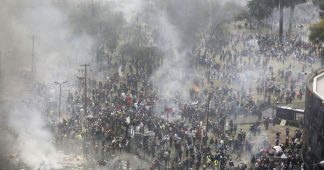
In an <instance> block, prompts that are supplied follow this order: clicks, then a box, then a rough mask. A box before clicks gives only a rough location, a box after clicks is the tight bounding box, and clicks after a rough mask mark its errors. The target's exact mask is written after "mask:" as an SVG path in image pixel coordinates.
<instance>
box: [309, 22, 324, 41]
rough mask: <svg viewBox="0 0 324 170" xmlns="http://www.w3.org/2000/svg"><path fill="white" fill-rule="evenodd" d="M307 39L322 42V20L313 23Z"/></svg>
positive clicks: (323, 32)
mask: <svg viewBox="0 0 324 170" xmlns="http://www.w3.org/2000/svg"><path fill="white" fill-rule="evenodd" d="M310 31H311V33H310V35H309V40H310V41H311V42H313V43H316V44H319V43H323V42H324V20H321V21H320V22H319V23H317V24H314V25H312V26H311V27H310Z"/></svg>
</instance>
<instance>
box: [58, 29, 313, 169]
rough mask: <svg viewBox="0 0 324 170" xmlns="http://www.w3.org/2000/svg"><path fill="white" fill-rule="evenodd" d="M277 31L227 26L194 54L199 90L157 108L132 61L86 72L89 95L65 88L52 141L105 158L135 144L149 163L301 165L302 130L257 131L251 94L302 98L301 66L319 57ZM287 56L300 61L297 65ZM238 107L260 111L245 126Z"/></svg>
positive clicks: (274, 99) (248, 112)
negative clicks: (213, 46) (226, 32)
mask: <svg viewBox="0 0 324 170" xmlns="http://www.w3.org/2000/svg"><path fill="white" fill-rule="evenodd" d="M277 39H278V36H276V35H272V34H249V35H241V34H233V35H231V36H229V38H228V40H227V41H228V42H227V44H228V45H227V46H222V47H221V48H220V49H217V50H216V51H217V54H216V52H215V54H212V52H210V51H209V52H207V53H206V54H204V55H201V54H197V55H198V58H199V66H198V67H201V68H203V69H205V70H206V74H205V77H202V78H201V79H199V80H197V81H196V84H195V87H196V88H199V90H197V89H192V92H191V93H190V94H191V102H188V101H182V100H181V98H178V96H177V95H175V96H174V98H172V99H169V100H172V101H173V103H174V104H173V105H172V106H169V105H167V104H166V105H165V106H162V107H164V109H162V110H161V109H156V103H157V101H158V100H159V96H158V95H157V94H158V93H159V92H157V91H156V89H154V88H153V83H152V82H151V80H150V75H146V74H147V73H145V71H137V72H135V71H134V69H133V67H134V66H133V63H132V62H131V61H130V62H127V61H125V60H122V61H119V64H118V62H117V63H116V65H115V67H114V68H113V71H112V73H113V74H110V75H111V76H109V78H106V79H105V80H101V81H99V80H96V79H91V78H89V79H88V82H89V83H88V86H87V95H85V90H84V87H83V85H82V84H81V85H80V87H79V89H78V90H76V91H73V92H72V91H71V92H70V93H69V95H68V97H67V101H66V103H67V104H66V105H67V108H66V112H67V113H69V116H67V117H66V118H65V119H63V121H61V122H60V123H59V124H58V130H57V134H56V139H57V142H58V143H60V144H64V143H66V142H67V141H69V140H75V141H77V143H78V144H79V145H80V146H82V151H83V153H84V154H88V155H92V156H94V157H96V158H97V159H98V160H100V162H101V164H103V165H104V162H105V161H104V160H105V159H106V158H107V157H109V156H110V155H111V154H118V152H133V153H135V154H138V155H142V157H143V155H144V158H143V159H147V160H149V161H151V162H152V165H151V168H153V169H159V168H161V169H163V168H170V169H190V168H192V169H197V170H198V169H207V168H214V169H226V168H228V169H233V168H238V169H247V168H253V169H269V168H270V169H271V168H274V167H278V168H279V169H280V167H281V168H283V169H299V168H300V167H302V166H303V165H302V161H301V155H300V154H301V144H302V140H301V131H300V130H297V131H296V133H295V135H294V136H293V137H292V136H289V133H288V134H286V140H285V141H280V140H279V139H280V133H279V132H278V133H277V137H276V140H275V141H271V140H269V139H259V138H258V137H256V136H257V134H258V135H260V134H261V133H262V130H261V122H264V123H265V125H266V128H265V130H264V131H267V130H268V126H269V122H270V119H269V118H266V119H262V108H260V106H259V105H258V103H257V100H259V99H260V98H263V101H264V103H266V104H268V105H273V104H279V103H285V104H289V103H292V102H293V100H297V99H302V98H303V96H304V93H305V85H304V83H303V82H305V77H306V73H307V71H308V70H306V68H307V67H308V66H310V67H312V65H313V64H314V63H316V62H317V61H316V60H317V57H316V47H314V46H312V45H311V44H310V43H306V42H304V41H302V40H301V38H300V37H294V38H290V40H289V41H288V40H287V41H286V40H285V41H284V42H285V43H284V45H280V44H278V43H277V42H278V40H277ZM292 63H301V65H302V70H299V68H297V66H295V65H294V64H292ZM280 64H282V68H277V65H280ZM118 65H122V68H120V67H118ZM127 66H128V67H127ZM140 70H141V69H140ZM142 70H143V69H142ZM296 70H298V71H296ZM121 71H122V72H124V73H126V75H121V74H120V72H121ZM276 71H277V72H276ZM205 80H207V81H205ZM206 82H207V83H206ZM209 87H210V88H209ZM210 89H212V90H210ZM260 96H261V97H260ZM259 101H260V100H259ZM166 103H167V102H166ZM85 105H86V107H85ZM85 109H86V110H85ZM161 115H162V116H161ZM241 115H242V116H243V117H244V118H246V117H248V116H257V117H258V120H257V122H255V123H254V124H253V125H252V126H251V128H250V130H249V131H248V132H245V131H244V130H243V129H241V128H240V125H239V124H237V123H236V119H237V118H238V116H241ZM177 116H178V117H180V119H172V121H171V120H169V117H170V118H171V117H173V118H175V117H177ZM288 131H289V130H288ZM243 153H248V154H244V155H243ZM246 155H251V156H246ZM130 166H131V165H130ZM297 167H298V168H297Z"/></svg>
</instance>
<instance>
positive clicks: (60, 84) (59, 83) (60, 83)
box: [54, 81, 67, 122]
mask: <svg viewBox="0 0 324 170" xmlns="http://www.w3.org/2000/svg"><path fill="white" fill-rule="evenodd" d="M54 83H55V84H57V85H59V86H60V98H59V122H60V121H61V97H62V85H63V84H65V83H67V81H64V82H57V81H55V82H54Z"/></svg>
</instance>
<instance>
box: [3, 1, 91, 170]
mask: <svg viewBox="0 0 324 170" xmlns="http://www.w3.org/2000/svg"><path fill="white" fill-rule="evenodd" d="M53 2H54V1H51V0H46V1H43V0H42V1H41V0H29V1H24V0H15V1H11V0H2V1H1V6H0V13H1V15H0V22H1V23H2V24H3V25H2V27H1V28H0V37H2V38H1V40H0V50H1V52H2V60H1V61H2V63H1V82H0V87H1V88H0V90H1V95H0V106H1V108H3V109H2V110H1V114H0V120H1V122H0V123H1V126H0V129H1V131H0V135H1V136H2V138H1V140H0V146H1V147H0V158H1V159H0V161H1V162H0V165H1V166H0V169H1V168H3V169H12V168H19V169H20V168H22V167H18V164H17V165H14V166H12V167H9V165H10V164H11V163H8V161H7V160H6V159H7V158H8V159H10V162H14V160H16V159H17V160H20V161H21V162H22V163H23V164H24V165H26V166H27V167H26V168H28V169H38V168H41V169H51V168H60V167H61V166H60V162H61V158H60V157H59V154H58V149H57V148H56V146H55V145H54V142H53V138H54V136H53V134H52V132H51V130H50V129H49V128H48V127H47V122H46V117H45V113H44V110H45V109H44V108H45V105H46V104H47V103H46V102H47V101H48V100H49V99H50V98H51V97H55V98H57V96H58V93H55V96H50V95H49V94H48V93H47V92H48V91H49V89H53V88H55V89H58V87H56V86H54V84H53V82H54V81H66V80H69V83H71V84H72V83H73V81H76V80H75V76H76V70H77V69H78V68H80V66H79V65H80V64H83V63H84V62H91V61H92V60H91V57H89V56H90V55H91V54H92V52H91V49H92V45H93V43H92V42H93V41H92V38H91V37H90V36H88V35H86V34H82V35H80V34H78V35H74V34H72V30H71V25H70V22H69V13H68V11H63V10H61V9H60V8H59V7H58V6H57V5H56V4H53ZM33 35H34V36H35V37H34V74H33V72H32V41H33V39H32V38H33ZM36 82H37V83H40V82H42V85H38V86H35V84H34V83H36ZM55 91H56V92H58V90H55ZM8 155H11V156H8ZM23 167H24V166H23Z"/></svg>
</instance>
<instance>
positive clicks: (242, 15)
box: [235, 10, 251, 21]
mask: <svg viewBox="0 0 324 170" xmlns="http://www.w3.org/2000/svg"><path fill="white" fill-rule="evenodd" d="M250 18H251V16H250V13H249V11H247V10H241V11H240V12H239V13H237V14H236V15H235V20H237V21H241V20H244V19H246V20H250Z"/></svg>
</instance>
